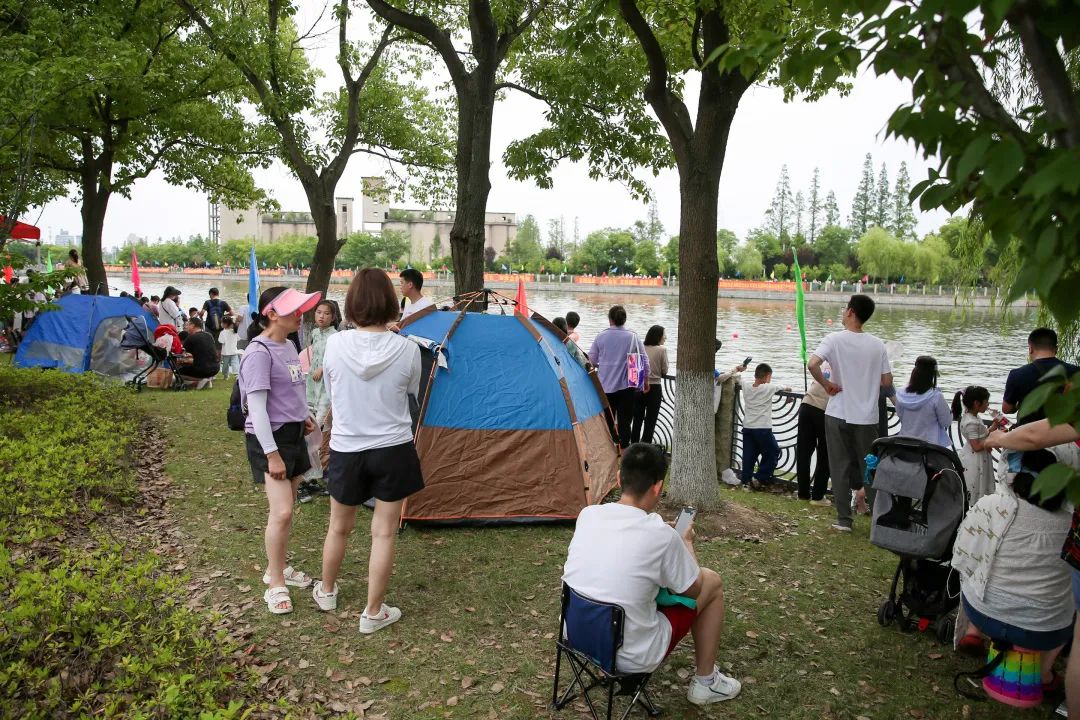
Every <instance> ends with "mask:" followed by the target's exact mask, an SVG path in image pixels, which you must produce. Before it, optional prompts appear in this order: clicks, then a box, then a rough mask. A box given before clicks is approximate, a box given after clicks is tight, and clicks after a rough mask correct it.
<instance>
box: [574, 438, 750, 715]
mask: <svg viewBox="0 0 1080 720" xmlns="http://www.w3.org/2000/svg"><path fill="white" fill-rule="evenodd" d="M666 474H667V459H666V458H665V457H664V451H663V449H662V448H660V447H659V446H656V445H652V444H647V443H635V444H633V445H631V446H630V447H628V448H627V449H626V450H624V451H623V457H622V464H621V466H620V468H619V486H620V487H621V488H622V496H621V497H620V498H619V501H618V502H615V503H607V504H604V505H592V506H590V507H587V508H585V509H584V510H582V511H581V513H580V514H579V515H578V519H577V527H576V529H575V530H574V537H573V539H572V540H571V541H570V549H569V551H568V553H567V558H566V565H565V566H564V568H563V582H565V583H566V584H567V585H569V586H570V587H572V588H573V589H574V590H575V591H577V592H578V593H581V594H582V595H586V596H588V597H590V598H592V599H594V600H597V601H600V602H608V603H616V604H617V605H619V606H621V607H622V608H623V610H624V612H625V621H624V625H623V644H622V647H621V648H619V653H618V656H617V657H616V667H617V668H618V670H619V671H620V672H627V673H639V672H652V671H653V670H655V669H656V668H657V666H659V665H660V663H661V662H662V661H663V659H664V658H665V657H667V656H668V655H669V654H670V653H671V651H672V650H674V649H675V646H676V645H678V643H679V641H680V640H681V639H682V638H683V637H685V635H686V633H687V632H692V633H693V636H694V660H695V663H696V666H697V674H696V675H695V677H694V678H693V679H692V680H691V681H690V687H689V689H688V690H687V699H688V700H689V701H690V702H692V703H694V704H695V705H707V704H709V703H715V702H721V701H723V700H730V699H731V698H733V697H735V696H736V695H738V694H739V690H741V688H742V686H741V685H740V684H739V681H738V680H736V679H734V678H729V677H727V676H726V675H724V674H723V673H721V672H720V671H719V670H718V669H717V668H716V654H717V650H718V647H719V645H720V636H721V634H722V633H723V631H724V589H723V585H722V584H721V582H720V576H719V575H717V574H716V573H715V572H714V571H712V570H709V569H707V568H699V567H698V564H697V559H696V557H695V555H694V543H693V539H694V530H693V526H692V525H691V526H689V527H688V528H687V530H686V533H685V534H684V535H682V536H680V535H679V534H678V533H676V532H675V529H674V528H672V527H671V526H670V525H668V524H667V523H665V522H664V520H663V518H661V517H660V516H659V515H658V514H656V513H655V512H653V511H654V510H655V509H656V506H657V505H658V504H659V502H660V491H661V490H662V489H663V486H664V476H665V475H666ZM661 588H666V589H668V590H669V591H670V592H672V593H675V594H677V595H683V596H686V597H689V598H693V599H694V600H695V602H696V605H697V607H696V609H690V608H688V607H686V606H684V605H671V606H664V607H659V606H657V604H656V599H657V594H658V593H659V591H660V589H661Z"/></svg>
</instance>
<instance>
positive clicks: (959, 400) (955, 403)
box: [952, 390, 964, 420]
mask: <svg viewBox="0 0 1080 720" xmlns="http://www.w3.org/2000/svg"><path fill="white" fill-rule="evenodd" d="M963 400H964V392H963V391H962V390H957V391H956V394H955V395H953V399H952V419H953V420H959V419H960V416H961V415H963V414H964V407H963Z"/></svg>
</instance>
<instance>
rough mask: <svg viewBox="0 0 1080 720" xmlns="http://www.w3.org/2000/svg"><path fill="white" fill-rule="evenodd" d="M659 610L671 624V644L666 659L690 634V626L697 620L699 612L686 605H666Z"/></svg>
mask: <svg viewBox="0 0 1080 720" xmlns="http://www.w3.org/2000/svg"><path fill="white" fill-rule="evenodd" d="M657 609H658V610H659V611H660V613H661V614H662V615H663V616H664V617H666V618H667V619H668V622H669V623H671V644H670V645H668V649H667V652H666V653H664V657H667V656H668V655H670V654H671V651H672V650H674V649H675V646H676V645H678V644H679V641H680V640H682V639H683V638H684V637H686V633H688V632H690V626H691V625H693V624H694V621H695V620H697V610H691V609H690V608H688V607H686V606H685V605H665V606H664V607H661V608H657Z"/></svg>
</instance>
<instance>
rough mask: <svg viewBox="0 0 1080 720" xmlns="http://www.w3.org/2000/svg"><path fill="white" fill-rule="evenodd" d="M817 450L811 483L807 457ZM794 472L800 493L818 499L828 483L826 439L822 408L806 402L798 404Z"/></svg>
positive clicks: (823, 495)
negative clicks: (812, 483) (812, 484)
mask: <svg viewBox="0 0 1080 720" xmlns="http://www.w3.org/2000/svg"><path fill="white" fill-rule="evenodd" d="M815 451H816V452H817V466H816V467H815V468H814V486H813V489H812V490H811V487H810V458H811V457H812V456H813V454H814V452H815ZM795 473H796V475H797V477H798V481H799V497H800V498H801V499H803V500H807V499H813V500H820V499H822V498H823V497H825V490H826V488H828V486H829V451H828V446H827V445H826V443H825V411H824V410H820V409H818V408H816V407H814V406H813V405H808V404H806V403H805V402H804V403H803V404H802V407H800V408H799V431H798V435H797V438H796V440H795Z"/></svg>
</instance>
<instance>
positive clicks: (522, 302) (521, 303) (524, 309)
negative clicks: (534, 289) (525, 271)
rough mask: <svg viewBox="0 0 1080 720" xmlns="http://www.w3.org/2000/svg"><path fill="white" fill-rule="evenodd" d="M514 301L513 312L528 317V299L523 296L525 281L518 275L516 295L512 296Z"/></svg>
mask: <svg viewBox="0 0 1080 720" xmlns="http://www.w3.org/2000/svg"><path fill="white" fill-rule="evenodd" d="M514 302H515V303H516V307H515V308H514V312H516V313H521V314H522V315H524V316H525V317H529V301H528V300H527V299H526V298H525V281H524V280H522V279H521V278H520V277H519V278H518V291H517V297H515V298H514Z"/></svg>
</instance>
